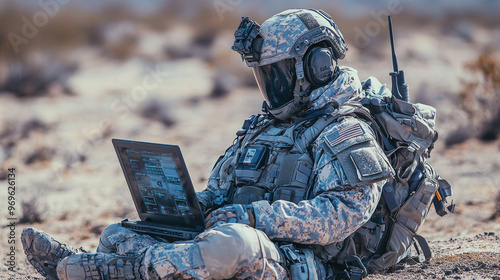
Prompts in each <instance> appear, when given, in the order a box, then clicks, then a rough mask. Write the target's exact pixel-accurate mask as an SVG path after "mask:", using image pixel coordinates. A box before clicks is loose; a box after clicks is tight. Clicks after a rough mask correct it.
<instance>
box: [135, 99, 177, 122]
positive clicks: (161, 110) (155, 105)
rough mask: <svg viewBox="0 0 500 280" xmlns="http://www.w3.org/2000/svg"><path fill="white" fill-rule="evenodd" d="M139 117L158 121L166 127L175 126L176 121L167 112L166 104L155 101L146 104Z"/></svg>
mask: <svg viewBox="0 0 500 280" xmlns="http://www.w3.org/2000/svg"><path fill="white" fill-rule="evenodd" d="M140 114H141V116H142V117H143V118H146V119H150V120H154V121H159V122H160V123H162V124H163V125H164V126H166V127H171V126H173V125H175V123H176V121H175V119H174V118H172V116H171V115H170V113H169V112H168V106H167V104H166V103H162V102H161V101H159V100H157V99H153V100H150V101H149V102H147V103H146V104H145V105H144V107H143V108H142V110H141V112H140Z"/></svg>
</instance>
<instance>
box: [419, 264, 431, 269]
mask: <svg viewBox="0 0 500 280" xmlns="http://www.w3.org/2000/svg"><path fill="white" fill-rule="evenodd" d="M420 268H421V269H427V268H429V266H428V265H426V264H423V265H422V266H421V267H420Z"/></svg>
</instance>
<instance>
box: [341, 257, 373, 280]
mask: <svg viewBox="0 0 500 280" xmlns="http://www.w3.org/2000/svg"><path fill="white" fill-rule="evenodd" d="M344 265H345V267H346V274H347V277H348V279H350V280H360V279H362V278H363V277H366V276H367V275H368V271H367V270H366V267H365V266H364V264H363V262H361V260H360V259H359V258H358V257H357V256H354V255H352V256H348V257H346V258H345V259H344Z"/></svg>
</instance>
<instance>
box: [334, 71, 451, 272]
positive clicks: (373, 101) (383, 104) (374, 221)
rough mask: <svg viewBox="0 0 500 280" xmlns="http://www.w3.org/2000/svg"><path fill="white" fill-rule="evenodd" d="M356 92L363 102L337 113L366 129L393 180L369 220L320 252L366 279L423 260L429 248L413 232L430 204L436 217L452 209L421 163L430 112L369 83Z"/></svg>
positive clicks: (431, 133) (446, 190)
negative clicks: (372, 135) (346, 113)
mask: <svg viewBox="0 0 500 280" xmlns="http://www.w3.org/2000/svg"><path fill="white" fill-rule="evenodd" d="M362 86H363V90H364V92H365V97H363V98H361V99H360V100H357V101H348V102H347V103H345V104H343V105H342V107H344V109H343V110H344V111H345V110H346V109H345V107H348V108H349V107H350V109H348V110H347V111H349V112H350V113H351V114H354V115H355V116H356V117H358V118H360V119H363V120H364V121H365V122H367V123H368V124H370V126H371V127H372V128H373V130H374V131H375V133H376V136H377V140H378V142H379V144H380V145H381V147H382V148H383V150H384V152H385V154H386V156H387V157H388V159H389V161H390V163H391V166H392V167H393V169H394V171H395V177H394V180H392V181H391V182H387V183H386V184H385V185H384V187H383V191H382V197H381V199H380V201H379V204H378V206H377V209H376V210H375V213H374V214H373V215H372V217H371V218H370V220H369V221H368V222H367V223H365V224H364V225H363V226H361V227H360V228H359V229H358V230H357V231H356V232H355V233H353V234H352V235H351V236H349V237H348V238H347V239H345V240H344V241H342V242H339V243H334V244H331V245H328V246H327V247H326V248H325V249H326V251H328V253H329V255H330V256H334V258H333V259H331V260H330V262H333V263H334V264H335V265H338V264H341V265H344V266H345V267H347V268H348V269H349V268H350V267H351V268H353V265H352V263H354V266H357V267H354V268H359V267H361V268H362V269H361V271H364V273H362V274H364V275H366V273H367V271H368V272H375V271H377V272H382V271H386V270H387V269H389V268H392V267H394V266H395V265H397V264H398V263H400V262H402V261H412V262H415V261H418V262H422V261H424V260H429V259H430V258H431V252H430V249H429V246H428V244H427V242H426V241H425V239H424V238H423V237H421V236H420V235H418V231H419V229H420V227H421V226H422V224H423V223H424V221H425V218H426V217H427V214H428V212H429V210H430V207H431V204H432V203H433V204H434V206H435V208H436V211H437V213H438V214H439V215H440V216H444V215H446V214H447V213H449V212H453V211H454V204H453V203H451V205H449V206H448V207H445V206H446V203H447V197H449V196H451V195H452V190H451V186H450V185H449V184H448V183H447V182H446V180H444V179H443V178H441V177H440V176H439V175H437V173H436V172H435V171H434V169H433V168H432V166H431V165H430V164H429V163H428V162H427V158H429V157H430V152H431V151H432V149H433V147H434V142H435V141H436V140H437V138H438V133H437V131H436V130H435V120H436V109H435V108H433V107H431V106H428V105H424V104H412V103H408V102H404V101H401V100H398V99H395V98H393V97H392V96H391V93H390V91H389V90H388V89H387V88H386V87H385V85H382V84H380V82H379V81H378V80H377V79H375V78H372V77H371V78H369V79H368V80H366V81H363V82H362ZM417 244H418V245H419V246H420V248H421V250H422V253H423V257H422V255H421V254H420V250H419V249H418V247H417ZM412 246H414V247H415V248H416V249H417V252H418V253H419V255H418V256H417V258H414V257H411V256H410V255H411V249H412ZM353 258H354V260H355V261H354V262H353ZM349 262H350V263H351V265H349V264H348V263H349ZM358 271H359V269H358ZM348 275H349V273H348ZM359 277H361V276H359ZM359 277H358V278H359Z"/></svg>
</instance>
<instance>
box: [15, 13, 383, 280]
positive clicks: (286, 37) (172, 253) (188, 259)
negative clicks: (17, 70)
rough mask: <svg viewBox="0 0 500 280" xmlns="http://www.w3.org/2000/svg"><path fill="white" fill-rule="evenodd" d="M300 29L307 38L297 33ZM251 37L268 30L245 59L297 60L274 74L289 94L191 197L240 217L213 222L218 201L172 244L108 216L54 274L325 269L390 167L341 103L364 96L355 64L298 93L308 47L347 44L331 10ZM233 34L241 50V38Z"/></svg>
mask: <svg viewBox="0 0 500 280" xmlns="http://www.w3.org/2000/svg"><path fill="white" fill-rule="evenodd" d="M257 31H258V30H257ZM309 31H311V32H310V33H307V32H309ZM306 33H307V34H309V35H311V34H312V35H311V36H312V37H304V36H305V35H307V34H306ZM259 34H260V35H261V36H262V37H264V38H265V40H264V41H263V43H262V46H261V50H260V58H259V60H258V62H255V61H253V62H252V61H251V59H250V58H249V59H246V61H247V64H248V65H249V66H251V67H254V66H260V65H264V66H265V65H270V64H273V63H279V62H280V61H283V60H284V59H292V60H294V61H295V60H296V61H297V63H296V64H295V68H296V72H295V68H294V72H293V73H282V74H283V75H285V76H283V78H284V79H288V78H290V80H293V81H294V82H295V80H296V81H297V82H296V83H295V84H292V87H291V90H290V92H289V93H290V94H291V96H292V97H291V98H292V100H291V101H290V102H288V103H287V104H288V105H285V106H282V107H280V108H273V107H272V106H270V108H268V109H269V110H268V112H269V113H265V114H263V115H256V116H252V117H250V118H249V119H247V121H245V125H244V127H243V129H242V130H241V131H239V132H238V133H237V135H238V136H237V138H236V140H235V142H234V144H233V145H232V146H231V147H229V148H228V149H227V151H226V152H225V154H224V155H223V156H222V157H221V158H220V159H219V160H218V161H217V163H216V165H215V166H214V168H213V170H212V172H211V174H210V176H209V178H208V185H207V188H206V189H205V190H204V191H202V192H200V193H198V194H197V195H198V199H199V201H200V203H201V204H202V206H204V208H205V209H209V210H214V209H219V208H220V209H229V208H231V207H233V208H234V209H236V208H238V207H239V208H238V209H247V211H248V213H249V214H248V215H247V214H246V212H245V211H243V212H236V213H239V214H238V216H237V217H236V218H232V219H222V220H221V219H220V215H218V214H217V213H218V212H217V210H216V212H212V213H215V214H214V215H213V216H212V218H213V219H215V220H218V222H217V223H215V224H214V226H212V228H209V229H207V230H205V231H204V232H202V233H201V234H199V235H198V236H197V237H196V238H195V239H194V240H192V241H183V242H175V243H165V242H159V241H157V240H155V239H153V238H152V237H150V236H147V235H140V234H138V233H135V232H133V231H130V230H128V229H125V228H123V227H121V226H118V225H111V226H109V227H107V228H106V229H105V230H104V231H103V233H102V235H101V238H100V242H99V247H98V250H97V251H98V252H101V254H74V253H71V254H72V255H71V256H69V257H66V258H64V259H62V260H61V259H59V258H56V259H55V261H54V262H55V263H58V264H57V273H58V276H59V278H60V279H73V278H75V279H86V278H82V275H83V277H94V278H89V279H99V277H101V278H102V277H103V275H108V274H109V275H112V274H113V275H117V276H113V277H115V278H112V277H110V279H137V278H143V279H158V278H161V279H190V278H196V279H230V278H236V279H289V278H291V277H292V278H295V279H326V278H327V277H329V276H331V274H332V268H331V265H330V264H331V263H332V262H333V260H334V258H335V257H336V255H337V254H338V253H339V251H340V249H342V247H343V245H342V241H343V240H344V239H346V238H347V237H349V236H351V235H353V234H354V233H355V231H356V230H358V229H359V228H360V227H361V226H362V225H363V224H365V223H366V222H367V221H368V220H369V219H370V217H371V215H372V214H373V213H374V211H375V208H376V206H377V204H378V202H379V199H380V197H381V190H382V186H383V185H384V183H385V182H386V181H387V180H388V179H389V178H391V176H392V175H393V171H392V168H391V167H390V164H389V162H388V159H387V158H386V157H385V155H384V153H383V151H382V149H381V148H380V146H379V145H378V144H377V140H376V137H375V132H374V131H373V130H372V128H371V127H370V125H369V124H368V123H365V122H364V121H362V120H360V119H358V118H356V117H355V116H354V115H353V114H351V112H350V111H349V110H348V108H349V107H348V106H342V105H343V104H346V103H348V102H350V101H351V100H358V99H359V98H360V97H361V96H362V95H363V94H364V93H363V92H362V89H361V83H360V81H359V78H358V76H357V72H356V70H354V69H352V68H348V67H341V68H339V67H337V66H336V64H335V77H333V76H332V77H330V82H328V83H327V84H324V85H322V86H317V87H314V90H312V91H307V92H306V91H304V90H305V88H306V87H307V88H309V87H308V85H309V84H308V82H307V80H306V79H305V78H304V73H303V71H304V69H302V64H301V63H302V56H304V54H305V53H306V50H308V48H309V47H310V46H312V45H313V44H315V43H317V41H327V42H329V46H331V47H330V49H329V50H332V51H333V54H334V56H335V57H334V59H335V63H336V61H337V59H342V58H343V57H344V55H345V51H346V50H347V47H346V46H345V44H344V40H343V37H342V35H341V33H340V30H338V28H337V27H336V25H335V24H334V23H333V21H332V20H331V18H330V17H329V16H328V15H326V14H325V13H324V12H322V11H317V10H287V11H284V12H282V13H280V14H278V15H275V16H273V17H272V18H270V19H268V20H267V21H266V22H264V23H263V25H262V28H261V29H260V33H259ZM235 35H236V33H235ZM254 35H256V33H255V34H253V35H252V36H254ZM309 35H308V36H309ZM245 36H247V37H248V34H245ZM254 37H255V36H254ZM254 37H252V38H254ZM305 38H309V39H305ZM240 43H241V44H240V47H241V46H243V49H245V48H246V47H245V41H242V42H240ZM235 46H236V41H235ZM233 49H235V50H237V49H238V47H236V48H235V47H234V46H233ZM240 50H241V48H240ZM326 52H328V51H326ZM240 53H242V52H240ZM242 55H243V53H242ZM255 68H257V67H254V69H255ZM331 70H332V73H333V70H334V66H332V67H331ZM254 74H255V72H254ZM256 78H257V76H256ZM292 78H293V79H292ZM278 82H279V81H278ZM294 85H295V86H294ZM259 87H261V91H262V90H263V89H262V85H261V84H259ZM266 101H268V100H267V99H266ZM346 108H347V109H346ZM249 216H253V218H254V220H255V221H254V224H253V223H252V222H249ZM226 218H229V216H227V217H226ZM249 225H254V227H251V226H249ZM24 239H25V240H26V241H24V243H23V244H25V243H26V245H25V251H26V252H27V254H28V255H36V254H35V253H36V252H35V253H33V251H36V250H34V249H32V248H33V247H34V245H30V244H33V241H32V240H33V237H31V236H26V237H25V238H24ZM35 239H36V238H35ZM30 246H31V247H30ZM26 248H28V249H26ZM68 254H69V253H68ZM118 256H120V257H118ZM129 256H130V259H127V258H129ZM132 256H135V257H132ZM39 258H42V257H39ZM107 260H114V261H115V264H117V265H114V266H113V267H111V266H109V267H106V268H100V270H99V271H98V270H97V269H96V267H95V266H92V265H88V264H89V263H101V264H102V263H104V262H108V261H107ZM327 262H329V264H327ZM118 266H119V267H120V269H121V270H119V269H116V268H117V267H118ZM73 268H75V269H73ZM123 271H125V272H123ZM79 277H80V278H79ZM106 277H108V276H106ZM127 277H128V278H127Z"/></svg>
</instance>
